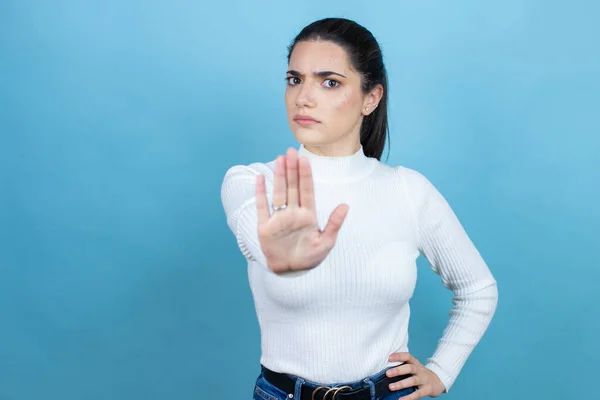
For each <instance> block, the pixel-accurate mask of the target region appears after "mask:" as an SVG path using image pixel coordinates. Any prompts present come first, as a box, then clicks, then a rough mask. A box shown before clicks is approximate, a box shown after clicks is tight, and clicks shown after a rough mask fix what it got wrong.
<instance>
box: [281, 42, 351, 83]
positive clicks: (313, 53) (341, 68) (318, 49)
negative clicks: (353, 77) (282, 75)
mask: <svg viewBox="0 0 600 400" xmlns="http://www.w3.org/2000/svg"><path fill="white" fill-rule="evenodd" d="M348 61H349V60H348V56H347V54H346V50H344V49H343V48H342V47H341V46H339V45H337V44H335V43H333V42H328V41H302V42H298V43H296V46H295V47H294V51H292V55H291V57H290V62H289V67H290V69H293V70H296V71H299V72H303V73H306V72H313V71H326V70H330V71H335V72H339V73H341V74H344V72H346V73H349V72H350V71H351V68H350V64H349V62H348ZM344 75H345V74H344Z"/></svg>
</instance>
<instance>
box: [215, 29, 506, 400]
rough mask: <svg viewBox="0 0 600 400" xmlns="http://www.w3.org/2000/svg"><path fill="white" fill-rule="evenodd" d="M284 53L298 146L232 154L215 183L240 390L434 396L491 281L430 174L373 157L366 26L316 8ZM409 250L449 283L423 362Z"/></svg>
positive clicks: (371, 51) (477, 332)
mask: <svg viewBox="0 0 600 400" xmlns="http://www.w3.org/2000/svg"><path fill="white" fill-rule="evenodd" d="M288 67H289V68H288V69H289V71H288V72H287V77H286V80H287V88H286V93H285V102H286V108H287V115H288V121H289V124H290V127H291V130H292V132H293V133H294V136H295V138H296V139H297V141H298V142H300V147H299V148H298V150H297V151H296V150H295V149H293V148H290V149H288V150H287V153H286V154H285V155H280V156H278V157H277V158H276V159H275V160H273V161H270V162H268V163H252V164H250V165H236V166H233V167H232V168H230V169H229V170H228V171H227V173H226V175H225V177H224V180H223V185H222V189H221V196H222V202H223V206H224V209H225V213H226V215H227V223H228V225H229V227H230V228H231V230H232V231H233V233H234V234H235V236H236V239H237V243H238V245H239V247H240V250H241V251H242V253H243V254H244V256H245V257H246V258H247V260H248V274H249V281H250V286H251V289H252V294H253V297H254V302H255V307H256V312H257V316H258V322H259V326H260V331H261V349H262V355H261V372H260V374H259V376H258V378H257V380H256V385H255V388H254V399H261V400H281V399H284V398H286V399H297V400H304V399H308V400H315V399H318V400H320V399H334V398H336V399H345V400H353V399H364V400H391V399H398V398H401V399H405V400H409V399H410V400H414V399H418V398H423V397H426V396H429V397H437V396H439V395H440V394H442V393H444V392H446V391H448V390H449V389H450V387H451V386H452V384H453V383H454V381H455V379H456V377H457V375H458V373H459V371H460V370H461V368H462V366H463V365H464V363H465V361H466V359H467V357H468V356H469V355H470V354H471V352H472V350H473V348H474V347H475V345H476V344H477V343H478V341H479V340H480V339H481V337H482V336H483V334H484V332H485V330H486V329H487V327H488V325H489V323H490V320H491V318H492V316H493V314H494V312H495V309H496V304H497V296H498V294H497V288H496V282H495V280H494V278H493V276H492V274H491V273H490V271H489V269H488V267H487V266H486V264H485V262H484V261H483V259H482V258H481V256H480V254H479V253H478V251H477V250H476V248H475V247H474V245H473V243H472V242H471V241H470V239H469V238H468V236H467V234H466V233H465V231H464V230H463V228H462V226H461V224H460V222H459V221H458V220H457V218H456V216H455V214H454V213H453V211H452V209H451V208H450V206H449V205H448V203H447V202H446V201H445V199H444V197H443V196H442V195H441V194H440V193H439V192H438V191H437V190H436V188H435V187H434V186H433V185H432V184H431V183H430V182H429V181H428V180H427V179H426V178H425V177H424V176H423V175H421V174H420V173H419V172H417V171H415V170H412V169H409V168H406V167H403V166H396V167H390V166H387V165H386V164H383V163H381V162H380V161H379V160H380V158H381V153H382V152H383V148H384V145H385V139H386V137H387V88H388V85H387V77H386V70H385V67H384V65H383V61H382V54H381V50H380V48H379V45H378V44H377V42H376V40H375V38H374V37H373V36H372V35H371V33H370V32H369V31H368V30H366V29H365V28H363V27H362V26H360V25H358V24H357V23H355V22H353V21H350V20H346V19H339V18H328V19H323V20H320V21H316V22H314V23H313V24H311V25H309V26H307V27H306V28H304V29H303V30H302V31H301V32H300V34H299V35H298V36H297V37H296V38H295V40H294V41H293V42H292V45H291V46H290V48H289V54H288ZM270 209H271V211H270ZM419 254H423V255H424V256H425V257H426V259H427V260H428V262H429V264H430V265H431V267H432V269H433V270H434V271H435V272H436V273H438V274H440V276H441V279H442V282H443V284H444V286H445V287H446V288H448V289H450V290H452V291H453V293H454V298H453V304H454V305H453V308H452V311H451V313H450V321H449V325H448V327H447V329H445V330H444V333H443V337H442V338H441V340H440V341H439V344H438V347H437V349H436V351H435V353H434V354H433V355H432V357H431V358H430V359H428V360H427V363H426V364H425V365H423V364H421V362H419V361H418V360H416V359H415V358H414V357H412V356H411V354H410V353H409V352H408V321H409V315H410V309H409V304H408V302H409V299H410V298H411V296H412V294H413V290H414V287H415V283H416V275H417V271H416V259H417V258H418V256H419Z"/></svg>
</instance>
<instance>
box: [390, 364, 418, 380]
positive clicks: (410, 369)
mask: <svg viewBox="0 0 600 400" xmlns="http://www.w3.org/2000/svg"><path fill="white" fill-rule="evenodd" d="M416 373H417V368H416V366H415V365H414V364H410V363H405V364H402V365H399V366H397V367H394V368H390V369H388V370H387V371H385V374H386V375H387V376H388V378H393V377H395V376H402V375H410V374H416Z"/></svg>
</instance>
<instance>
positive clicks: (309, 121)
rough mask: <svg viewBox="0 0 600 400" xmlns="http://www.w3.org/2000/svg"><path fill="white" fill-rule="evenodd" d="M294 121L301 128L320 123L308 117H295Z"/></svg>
mask: <svg viewBox="0 0 600 400" xmlns="http://www.w3.org/2000/svg"><path fill="white" fill-rule="evenodd" d="M294 121H295V122H296V123H297V124H299V125H303V126H307V125H315V124H319V123H320V122H319V121H317V120H316V119H314V118H312V117H309V116H307V115H296V116H295V117H294Z"/></svg>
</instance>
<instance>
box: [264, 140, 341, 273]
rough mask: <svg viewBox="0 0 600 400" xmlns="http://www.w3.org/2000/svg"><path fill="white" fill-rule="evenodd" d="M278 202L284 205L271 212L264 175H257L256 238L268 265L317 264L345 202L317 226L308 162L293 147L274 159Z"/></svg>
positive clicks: (276, 204)
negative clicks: (322, 225)
mask: <svg viewBox="0 0 600 400" xmlns="http://www.w3.org/2000/svg"><path fill="white" fill-rule="evenodd" d="M281 206H287V207H286V208H285V209H282V210H278V211H273V214H272V215H271V213H270V211H269V205H268V201H267V193H266V186H265V178H264V176H262V175H258V176H257V178H256V211H257V220H258V239H259V242H260V245H261V249H262V251H263V254H264V255H265V258H266V260H267V266H268V267H269V268H270V269H271V270H273V271H274V272H277V273H279V272H286V271H295V270H304V269H311V268H314V267H316V266H317V265H319V264H320V263H321V262H322V261H323V260H324V259H325V257H326V256H327V254H329V252H330V251H331V249H332V248H333V246H334V244H335V242H336V239H337V235H338V232H339V230H340V228H341V227H342V224H343V222H344V220H345V218H346V215H347V214H348V206H347V205H345V204H341V205H339V206H337V207H336V208H335V210H333V212H332V213H331V216H330V217H329V221H328V223H327V225H326V226H325V229H324V230H323V231H321V230H320V229H319V226H318V224H317V213H316V208H315V196H314V189H313V179H312V171H311V168H310V163H309V161H308V159H306V158H304V157H302V158H300V159H299V158H298V153H297V151H296V150H295V149H293V148H290V149H288V151H287V154H286V155H285V156H278V157H277V159H276V160H275V173H274V182H273V207H281Z"/></svg>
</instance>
